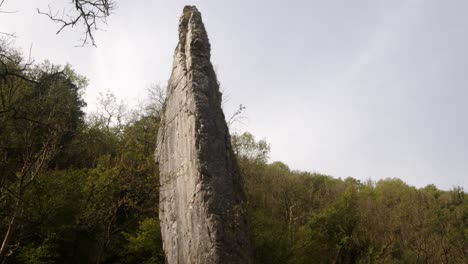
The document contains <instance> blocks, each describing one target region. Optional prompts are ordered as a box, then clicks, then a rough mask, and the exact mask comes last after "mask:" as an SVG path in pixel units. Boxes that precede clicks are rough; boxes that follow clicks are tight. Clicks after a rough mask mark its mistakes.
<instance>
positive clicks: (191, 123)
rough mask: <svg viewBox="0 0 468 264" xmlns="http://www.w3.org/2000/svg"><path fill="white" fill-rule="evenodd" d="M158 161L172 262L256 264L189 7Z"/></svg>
mask: <svg viewBox="0 0 468 264" xmlns="http://www.w3.org/2000/svg"><path fill="white" fill-rule="evenodd" d="M156 160H157V162H158V163H159V168H160V177H161V180H160V181H161V182H160V184H161V187H160V208H159V218H160V220H161V233H162V237H163V245H164V251H165V254H166V258H167V262H168V263H169V264H172V263H252V251H251V245H250V239H249V236H248V228H247V223H246V216H245V210H244V204H243V203H244V199H243V195H242V188H241V182H240V181H241V179H240V176H239V172H238V170H237V166H236V162H235V158H234V155H233V152H232V149H231V143H230V135H229V131H228V127H227V125H226V121H225V117H224V114H223V112H222V109H221V93H220V92H219V84H218V81H217V79H216V74H215V72H214V70H213V66H212V64H211V62H210V43H209V40H208V36H207V33H206V31H205V27H204V25H203V22H202V18H201V14H200V12H198V10H197V9H196V8H195V7H193V6H186V7H185V8H184V11H183V14H182V17H181V18H180V24H179V43H178V45H177V48H176V50H175V54H174V64H173V70H172V74H171V77H170V79H169V84H168V96H167V99H166V102H165V105H164V109H163V115H162V122H161V129H160V130H159V134H158V142H157V149H156Z"/></svg>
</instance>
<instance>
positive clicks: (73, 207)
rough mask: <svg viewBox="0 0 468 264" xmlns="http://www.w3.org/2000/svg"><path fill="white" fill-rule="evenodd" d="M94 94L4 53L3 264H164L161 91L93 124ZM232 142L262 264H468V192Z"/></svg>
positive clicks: (105, 107)
mask: <svg viewBox="0 0 468 264" xmlns="http://www.w3.org/2000/svg"><path fill="white" fill-rule="evenodd" d="M86 85H87V80H86V78H84V77H83V76H80V75H79V74H78V73H76V72H75V71H74V70H73V68H72V67H71V66H70V65H66V66H58V65H54V64H52V63H50V62H44V63H41V64H36V63H33V62H32V61H31V60H28V59H26V58H25V57H24V56H23V55H22V54H21V53H20V52H18V51H16V50H15V49H13V48H12V47H11V45H9V44H8V43H6V42H2V43H1V45H0V242H1V248H0V263H36V264H37V263H148V264H149V263H164V256H163V253H162V252H163V251H162V244H161V237H160V230H159V222H158V184H159V179H158V168H157V165H156V163H155V162H154V149H155V144H156V135H157V131H158V126H159V112H160V109H161V95H160V93H159V92H160V90H158V89H153V90H150V91H149V93H148V100H147V103H146V104H145V105H142V106H141V107H140V108H139V109H137V110H128V109H126V108H125V106H124V104H122V103H120V102H118V100H117V99H116V98H115V97H114V96H113V95H112V94H110V93H109V94H105V95H102V97H101V99H100V100H99V102H100V105H99V107H98V110H97V111H95V112H93V113H88V114H85V112H84V107H85V106H86V103H85V102H84V100H83V97H82V96H83V92H84V89H85V88H86ZM232 144H233V147H234V151H235V153H236V155H237V160H238V164H239V167H240V171H241V174H242V177H243V185H244V190H245V195H246V198H247V206H248V208H247V211H248V218H249V225H250V229H251V230H250V233H251V236H252V240H253V241H254V245H255V258H256V263H466V261H467V260H466V255H467V254H468V244H467V241H468V196H467V194H465V193H464V191H463V190H462V188H459V187H455V188H453V189H452V190H450V191H443V190H439V189H437V187H436V186H433V185H428V186H426V187H424V188H419V189H418V188H415V187H412V186H409V185H407V184H405V183H404V182H403V181H401V180H399V179H385V180H380V181H377V182H375V181H372V180H369V181H366V182H361V181H359V180H356V179H353V178H346V179H336V178H333V177H331V176H327V175H321V174H318V173H308V172H301V171H294V170H291V169H290V168H288V166H287V165H285V164H284V163H282V162H273V163H269V161H268V154H269V145H268V143H267V142H265V141H264V140H256V139H255V138H254V136H253V135H251V134H250V133H248V132H245V133H243V134H236V135H233V136H232ZM311 147H313V146H311Z"/></svg>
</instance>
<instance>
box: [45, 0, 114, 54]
mask: <svg viewBox="0 0 468 264" xmlns="http://www.w3.org/2000/svg"><path fill="white" fill-rule="evenodd" d="M72 4H73V9H72V10H74V12H72V10H70V11H68V12H65V9H64V10H62V14H61V15H59V12H56V13H55V14H54V13H53V12H52V9H51V8H50V6H49V11H48V12H42V11H41V10H39V9H37V12H38V13H39V14H42V15H46V16H47V17H49V19H51V20H52V21H53V22H55V23H58V24H60V25H61V26H60V28H59V30H58V31H57V34H59V33H60V32H62V30H63V29H65V28H67V27H75V26H77V25H80V24H81V25H83V27H84V30H85V34H84V39H82V41H83V43H82V46H84V45H86V44H87V43H88V42H91V44H92V45H93V46H96V42H95V39H94V31H96V30H99V26H98V24H100V23H104V24H107V17H108V16H109V15H110V14H111V13H112V11H113V10H115V8H116V7H117V6H116V4H115V1H113V0H72Z"/></svg>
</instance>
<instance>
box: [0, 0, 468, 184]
mask: <svg viewBox="0 0 468 264" xmlns="http://www.w3.org/2000/svg"><path fill="white" fill-rule="evenodd" d="M68 2H70V1H68V0H54V1H52V0H6V2H5V4H4V6H3V9H4V10H8V11H18V13H16V14H0V31H3V32H10V33H16V35H17V36H18V37H17V39H16V41H15V42H16V46H18V47H20V48H22V49H23V51H24V52H25V53H27V52H28V50H29V48H30V46H31V45H32V56H33V57H34V58H35V59H36V61H37V62H40V61H43V60H45V59H48V60H50V61H52V62H54V63H57V64H64V63H67V62H69V63H70V64H72V65H73V66H74V68H75V69H76V70H77V72H78V73H80V74H82V75H85V76H87V77H88V79H89V80H90V85H89V87H88V88H87V91H86V97H85V98H86V101H87V102H88V105H89V109H90V110H89V111H91V110H92V109H93V108H94V107H95V103H96V97H97V95H98V94H99V93H100V92H101V93H105V92H106V91H107V90H110V91H111V92H113V93H114V94H115V95H116V96H117V97H118V98H120V99H122V100H124V101H125V102H126V103H128V104H129V105H130V106H135V105H137V104H138V102H139V101H142V100H143V99H144V96H145V93H146V89H147V88H148V86H149V85H150V84H152V83H161V84H165V83H166V82H167V80H168V78H169V75H170V70H171V65H172V55H173V52H174V48H175V46H176V43H177V25H178V18H179V16H180V14H181V12H182V8H183V6H184V5H185V4H194V5H196V6H197V7H198V9H199V10H200V11H201V12H202V15H203V19H204V22H205V26H206V28H207V30H208V35H209V37H210V41H211V45H212V62H213V64H214V65H215V68H216V70H217V73H218V78H219V80H220V82H221V86H222V87H221V88H222V90H223V92H224V95H225V99H226V100H225V114H226V116H230V115H231V114H232V113H233V112H234V111H235V109H236V108H237V107H238V105H239V104H243V105H244V106H246V107H247V109H246V110H245V112H244V115H245V116H246V117H247V119H246V120H245V121H244V123H245V124H244V125H241V124H238V125H237V126H236V127H235V130H237V131H249V132H251V133H252V134H254V135H255V136H256V138H258V139H266V141H267V142H269V143H270V145H271V155H270V157H271V158H270V161H276V160H281V161H283V162H285V163H286V164H288V165H289V166H290V168H291V169H296V170H306V171H311V172H319V173H324V174H328V175H332V176H334V177H342V178H344V177H347V176H352V177H354V178H357V179H360V180H366V179H369V178H370V179H373V180H378V179H382V178H387V177H398V178H401V179H402V180H404V181H405V182H407V183H409V184H411V185H415V186H417V187H423V186H425V185H427V184H435V185H436V186H438V187H439V188H442V189H450V188H452V187H453V186H462V187H464V189H465V190H466V189H468V173H467V172H468V104H467V103H466V101H467V99H468V15H467V11H468V1H465V0H459V1H455V0H454V1H452V0H447V1H440V0H418V1H412V0H387V1H384V0H367V1H359V0H353V1H350V0H348V1H344V0H343V1H312V0H304V1H292V0H289V1H272V0H268V1H264V0H256V1H252V0H250V1H245V0H236V1H219V0H204V1H203V0H199V1H178V0H170V1H169V0H151V1H149V0H147V1H143V0H139V1H138V0H133V1H130V0H117V2H118V5H119V8H118V9H117V10H116V12H115V14H114V15H112V17H111V18H110V19H109V25H108V26H107V27H105V30H106V31H103V32H99V33H98V34H97V35H96V38H97V45H98V47H97V48H94V47H89V46H88V47H84V48H78V47H75V46H76V45H79V44H80V42H79V39H80V37H81V33H82V31H81V29H68V30H65V31H64V32H63V33H61V34H60V35H55V32H56V31H57V29H58V26H57V25H55V24H53V23H52V22H51V21H49V20H48V19H47V18H46V17H44V16H40V15H38V14H37V13H36V8H37V7H40V8H43V9H45V10H47V5H48V4H51V6H52V7H57V8H58V7H60V6H61V5H62V4H63V3H68Z"/></svg>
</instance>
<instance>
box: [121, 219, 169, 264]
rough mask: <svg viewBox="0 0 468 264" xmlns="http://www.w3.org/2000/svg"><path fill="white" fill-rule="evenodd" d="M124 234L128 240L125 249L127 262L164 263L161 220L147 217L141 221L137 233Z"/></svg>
mask: <svg viewBox="0 0 468 264" xmlns="http://www.w3.org/2000/svg"><path fill="white" fill-rule="evenodd" d="M123 235H124V236H125V238H126V239H127V240H128V244H127V246H126V250H125V251H124V255H125V258H126V262H127V263H145V264H158V263H161V264H162V263H164V253H163V252H162V250H161V249H162V240H161V231H160V226H159V220H157V219H154V218H146V219H144V220H143V221H141V222H140V225H139V227H138V230H137V232H136V234H128V233H123Z"/></svg>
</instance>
